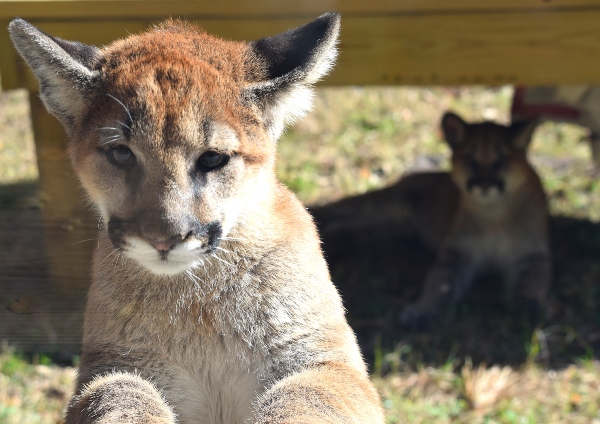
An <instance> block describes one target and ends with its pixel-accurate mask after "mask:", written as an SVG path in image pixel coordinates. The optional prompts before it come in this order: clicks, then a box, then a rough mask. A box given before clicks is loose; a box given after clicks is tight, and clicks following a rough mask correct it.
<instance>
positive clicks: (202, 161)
mask: <svg viewBox="0 0 600 424" xmlns="http://www.w3.org/2000/svg"><path fill="white" fill-rule="evenodd" d="M227 162H229V156H227V155H225V154H222V153H217V152H213V151H208V152H205V153H203V154H202V155H201V156H200V157H199V158H198V169H199V170H200V171H201V172H209V171H214V170H215V169H219V168H221V167H223V166H225V165H226V164H227Z"/></svg>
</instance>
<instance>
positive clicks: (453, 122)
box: [442, 112, 468, 149]
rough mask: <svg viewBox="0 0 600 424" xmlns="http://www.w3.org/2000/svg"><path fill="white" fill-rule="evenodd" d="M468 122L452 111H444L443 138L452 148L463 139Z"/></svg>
mask: <svg viewBox="0 0 600 424" xmlns="http://www.w3.org/2000/svg"><path fill="white" fill-rule="evenodd" d="M467 126H468V124H467V123H466V122H465V121H463V119H462V118H461V117H460V116H458V115H457V114H455V113H453V112H446V113H445V114H444V116H443V117H442V131H443V132H444V138H445V140H446V141H447V142H448V144H449V145H450V147H451V148H452V149H454V148H455V147H457V146H458V145H460V144H462V143H463V142H464V141H465V137H466V134H467Z"/></svg>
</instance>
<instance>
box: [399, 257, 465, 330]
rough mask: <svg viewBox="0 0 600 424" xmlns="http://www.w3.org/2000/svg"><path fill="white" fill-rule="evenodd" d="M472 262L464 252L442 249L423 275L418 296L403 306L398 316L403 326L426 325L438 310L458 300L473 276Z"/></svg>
mask: <svg viewBox="0 0 600 424" xmlns="http://www.w3.org/2000/svg"><path fill="white" fill-rule="evenodd" d="M473 270H474V264H473V263H472V261H471V259H470V257H469V255H468V254H466V253H464V252H462V251H459V250H458V249H456V248H455V247H446V248H444V249H442V251H441V252H440V255H439V257H438V259H437V261H436V263H435V265H434V266H433V268H432V269H431V271H429V273H428V274H427V277H426V278H425V284H424V287H423V291H422V293H421V295H420V296H419V299H418V300H417V301H416V302H415V303H413V304H412V305H409V306H407V307H406V309H405V310H404V311H403V313H402V315H401V317H400V319H401V322H402V323H403V324H404V325H407V326H411V327H417V328H426V327H428V326H430V325H431V322H432V320H433V319H435V318H436V317H437V316H439V315H440V314H441V310H442V309H445V307H447V306H449V305H450V304H451V303H452V302H454V301H455V300H457V299H460V298H461V297H462V296H463V295H464V293H465V292H466V291H467V290H468V288H469V285H470V283H471V280H472V279H473Z"/></svg>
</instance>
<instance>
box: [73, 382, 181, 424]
mask: <svg viewBox="0 0 600 424" xmlns="http://www.w3.org/2000/svg"><path fill="white" fill-rule="evenodd" d="M175 422H176V419H175V414H174V413H173V411H172V410H171V408H170V407H169V406H168V405H167V403H166V401H165V400H164V399H163V397H162V396H161V394H160V393H159V392H158V390H157V389H156V388H155V387H154V386H153V385H152V384H151V383H150V382H148V381H146V380H144V379H143V378H141V377H140V376H138V375H135V374H131V373H126V372H115V373H111V374H106V375H103V376H98V377H96V378H95V379H94V380H92V381H91V382H90V383H89V384H88V385H86V386H84V387H83V388H82V389H81V390H80V392H79V395H77V396H75V397H73V398H72V399H71V403H70V404H69V409H68V411H67V419H66V424H88V423H89V424H91V423H97V424H100V423H101V424H117V423H119V424H120V423H132V424H174V423H175Z"/></svg>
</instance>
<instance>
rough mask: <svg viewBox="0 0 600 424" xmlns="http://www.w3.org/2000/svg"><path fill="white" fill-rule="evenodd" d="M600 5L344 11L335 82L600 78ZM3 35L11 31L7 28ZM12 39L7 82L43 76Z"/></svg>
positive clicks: (88, 28)
mask: <svg viewBox="0 0 600 424" xmlns="http://www.w3.org/2000/svg"><path fill="white" fill-rule="evenodd" d="M33 22H34V24H36V25H39V27H40V28H42V29H43V30H45V31H47V32H48V33H50V34H53V35H57V36H60V37H63V38H66V39H71V40H78V41H82V42H85V43H89V44H94V45H103V44H107V43H109V42H110V41H112V40H114V39H117V38H121V37H125V36H127V34H129V33H135V32H138V31H141V30H143V29H145V28H148V27H149V26H151V25H152V24H153V23H154V21H153V20H140V19H136V20H121V21H114V20H94V21H75V22H71V21H63V20H56V21H39V22H38V21H35V20H34V21H33ZM194 22H196V23H198V24H199V25H201V26H202V27H204V28H205V29H206V30H207V31H209V32H210V33H214V34H218V35H221V36H223V37H226V38H231V39H238V40H242V39H256V38H260V37H262V36H265V35H270V34H276V33H278V32H281V31H283V30H285V29H288V28H291V27H294V26H297V25H300V24H302V23H304V22H306V19H305V18H300V17H295V18H235V19H234V18H231V19H220V18H219V19H216V18H203V19H197V20H194ZM598 22H600V8H598V9H597V10H595V9H594V10H585V11H573V10H566V11H565V10H560V11H556V10H549V11H540V12H535V13H522V12H513V11H495V12H494V13H488V12H477V13H475V12H474V13H457V14H447V15H438V14H423V15H410V16H406V15H391V16H361V17H357V16H347V17H343V20H342V34H341V42H340V58H339V61H338V64H337V65H336V67H335V70H334V71H333V73H332V74H331V75H330V76H328V77H327V78H326V79H325V81H324V84H327V85H369V84H378V85H391V84H409V85H460V84H489V85H499V84H525V85H556V84H600V60H599V58H600V26H599V25H598ZM0 39H1V37H0ZM10 49H12V48H11V47H10V44H9V43H7V41H6V39H4V40H1V41H0V54H1V57H0V66H2V85H3V88H4V89H11V88H18V87H26V88H28V89H30V90H36V82H35V80H34V79H33V78H32V76H31V74H30V73H29V70H28V69H26V67H25V66H24V64H23V62H22V60H20V59H19V58H18V57H17V55H16V53H15V52H14V50H10Z"/></svg>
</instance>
